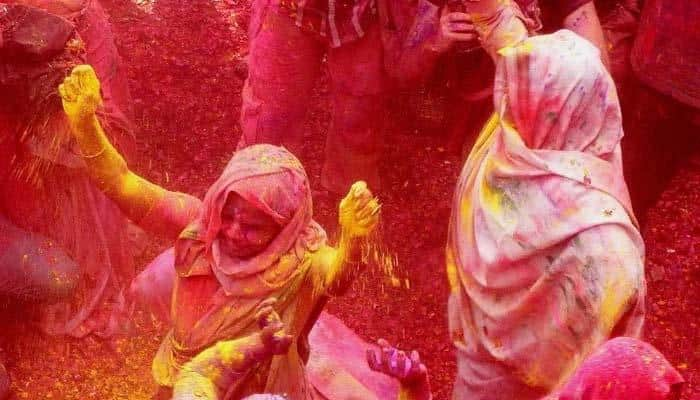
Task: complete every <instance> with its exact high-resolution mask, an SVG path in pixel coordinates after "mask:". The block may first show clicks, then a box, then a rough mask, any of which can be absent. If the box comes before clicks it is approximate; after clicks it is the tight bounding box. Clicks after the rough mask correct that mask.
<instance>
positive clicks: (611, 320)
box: [447, 0, 645, 400]
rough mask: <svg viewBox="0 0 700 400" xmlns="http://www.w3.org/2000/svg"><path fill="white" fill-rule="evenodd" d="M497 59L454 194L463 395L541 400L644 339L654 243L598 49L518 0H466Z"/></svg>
mask: <svg viewBox="0 0 700 400" xmlns="http://www.w3.org/2000/svg"><path fill="white" fill-rule="evenodd" d="M465 5H466V6H467V8H468V12H469V13H471V14H472V17H473V19H474V22H475V26H476V28H477V31H478V33H479V36H480V40H481V42H482V45H483V46H484V48H485V49H486V50H487V51H488V52H489V54H490V55H491V57H492V58H493V60H494V62H495V63H496V77H495V86H494V106H495V110H496V112H495V114H494V115H493V116H492V118H491V119H490V121H489V122H488V123H487V125H486V126H485V128H484V129H483V131H482V133H481V136H480V138H479V139H478V141H477V144H476V145H475V147H474V149H473V150H472V152H471V154H470V156H469V159H468V160H467V162H466V164H465V166H464V169H463V171H462V174H461V176H460V179H459V183H458V186H457V189H456V192H455V197H454V203H453V210H452V217H451V221H450V228H449V241H448V246H447V273H448V278H449V280H450V284H451V288H452V293H451V295H450V300H449V319H450V333H451V336H452V339H453V342H454V344H455V347H456V349H457V366H458V372H457V377H456V381H455V388H454V398H455V399H474V400H479V399H490V400H499V399H519V400H526V399H535V398H540V397H542V396H544V395H546V394H548V393H550V392H552V391H553V390H555V389H556V388H557V387H559V386H560V385H561V384H562V382H564V381H566V379H567V378H568V377H569V376H570V374H571V373H572V372H573V370H574V369H575V368H576V367H577V366H578V365H579V364H580V362H581V361H582V360H583V359H584V358H586V356H587V355H589V354H590V353H591V352H592V351H593V350H594V349H595V348H596V347H598V346H599V345H600V344H602V343H603V342H605V341H606V340H607V339H608V338H610V337H612V336H617V335H624V336H638V335H639V334H640V333H641V327H642V323H643V314H644V293H645V282H644V244H643V242H642V238H641V236H640V234H639V230H638V227H637V223H636V219H635V217H634V215H633V214H632V210H631V206H630V200H629V195H628V192H627V187H626V185H625V182H624V179H623V175H622V165H621V151H620V139H621V138H622V136H623V131H622V120H621V115H620V107H619V101H618V98H617V93H616V90H615V85H614V83H613V81H612V79H611V77H610V75H609V73H608V72H607V71H606V69H605V66H604V65H603V63H602V62H601V59H600V54H599V52H598V50H597V49H596V48H595V47H594V46H593V45H592V44H591V43H589V42H587V41H586V40H585V39H583V38H581V37H579V36H577V35H576V34H574V33H573V32H570V31H567V30H562V31H559V32H556V33H554V34H551V35H543V36H535V37H529V34H528V32H527V29H526V25H525V24H524V22H523V17H522V14H521V12H520V10H519V9H518V8H517V6H516V5H515V4H513V3H512V2H511V1H509V0H500V1H499V0H481V1H477V2H466V3H465Z"/></svg>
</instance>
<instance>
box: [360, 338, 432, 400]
mask: <svg viewBox="0 0 700 400" xmlns="http://www.w3.org/2000/svg"><path fill="white" fill-rule="evenodd" d="M377 344H378V345H379V351H376V352H375V351H374V350H372V349H369V350H367V363H368V364H369V367H370V368H371V369H372V370H374V371H377V372H381V373H383V374H385V375H389V376H391V377H392V378H395V379H397V380H398V381H399V382H400V383H401V388H400V389H399V397H398V400H432V398H433V395H432V394H431V393H430V381H429V379H428V369H427V368H426V367H425V365H424V364H423V363H422V362H421V360H420V355H418V352H417V351H415V350H414V351H412V352H411V354H410V355H407V354H406V353H404V352H403V351H400V350H398V349H396V348H395V347H392V346H390V345H389V343H388V342H387V341H386V340H384V339H379V341H378V342H377Z"/></svg>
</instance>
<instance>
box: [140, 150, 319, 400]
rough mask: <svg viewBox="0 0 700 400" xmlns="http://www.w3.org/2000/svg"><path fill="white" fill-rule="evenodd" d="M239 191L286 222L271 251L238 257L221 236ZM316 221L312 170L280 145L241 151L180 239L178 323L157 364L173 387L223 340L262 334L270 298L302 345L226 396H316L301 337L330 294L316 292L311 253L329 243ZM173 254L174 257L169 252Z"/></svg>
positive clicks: (161, 379) (174, 314)
mask: <svg viewBox="0 0 700 400" xmlns="http://www.w3.org/2000/svg"><path fill="white" fill-rule="evenodd" d="M229 193H236V194H238V195H240V196H241V197H243V198H244V199H245V200H247V201H248V202H250V203H251V204H253V205H255V206H256V207H257V208H259V209H260V210H262V211H264V212H265V213H267V214H268V215H270V216H271V217H272V218H273V219H274V220H275V221H277V222H278V223H279V224H280V225H281V226H282V227H283V228H282V231H281V232H280V234H279V235H278V236H277V237H276V238H275V239H274V240H273V241H272V242H271V243H270V245H269V246H268V248H267V249H266V250H265V251H263V252H262V253H260V254H258V255H256V256H254V257H252V258H250V259H237V258H233V257H230V256H228V255H227V254H224V253H223V252H221V251H220V250H219V244H218V240H217V238H216V235H217V234H218V232H219V230H220V227H221V210H222V208H223V206H224V204H225V202H226V199H227V197H228V195H229ZM325 240H326V236H325V232H324V231H323V229H322V228H321V227H320V226H318V224H316V223H315V222H314V221H313V219H312V202H311V190H310V188H309V184H308V179H307V177H306V173H305V172H304V169H303V167H302V166H301V164H300V163H299V161H298V160H297V159H296V158H294V156H293V155H291V153H289V152H288V151H286V150H285V149H283V148H280V147H276V146H271V145H255V146H251V147H248V148H245V149H243V150H240V151H238V152H237V153H236V154H235V155H234V156H233V158H232V159H231V161H230V162H229V164H228V165H227V166H226V169H225V170H224V172H223V174H222V175H221V177H220V178H219V179H218V180H217V181H216V182H215V183H214V184H213V185H212V186H211V188H210V189H209V191H208V192H207V195H206V197H205V198H204V202H203V205H202V209H201V211H200V215H199V217H198V218H197V219H196V220H195V221H194V222H193V223H192V224H190V226H188V227H187V228H186V229H185V230H184V231H183V232H182V234H181V235H180V238H179V239H178V240H177V242H176V243H175V269H176V272H177V278H176V281H175V287H174V292H173V300H172V308H171V318H172V321H173V329H172V331H171V332H170V333H169V334H168V336H167V337H166V338H165V340H164V341H163V343H162V345H161V348H160V350H159V352H158V355H157V356H156V358H155V360H154V362H153V373H154V377H155V378H156V381H157V382H158V383H159V384H161V385H163V386H172V385H173V383H174V380H175V379H176V377H177V374H178V372H179V370H180V368H181V367H182V365H183V364H184V362H186V361H188V360H189V359H191V358H192V357H193V356H194V355H196V354H198V353H199V352H201V351H202V350H204V349H206V348H207V347H209V346H211V345H213V344H214V343H216V342H218V341H220V340H227V339H234V338H239V337H243V336H247V335H249V334H250V333H252V332H254V331H256V330H257V329H258V328H257V324H256V320H255V310H256V307H257V306H258V304H260V302H262V301H263V300H265V299H266V298H268V297H276V298H277V299H278V303H277V306H276V309H277V311H278V313H279V314H280V316H281V317H282V320H283V321H284V323H285V325H286V326H288V327H289V330H288V331H289V332H290V334H292V335H293V336H294V337H295V341H294V343H293V344H292V346H291V347H290V350H289V352H288V354H287V355H285V356H278V357H275V358H274V359H273V361H272V363H268V364H267V365H261V366H259V367H258V368H256V369H254V370H253V371H250V372H249V373H248V374H247V375H246V376H245V377H243V378H242V379H240V381H238V382H237V383H236V384H235V385H233V386H232V387H230V388H228V393H226V395H225V396H224V398H227V399H228V398H240V397H241V396H243V395H244V394H250V393H256V392H263V391H266V392H271V393H281V392H285V393H288V394H290V396H292V398H295V399H297V398H307V397H308V396H310V391H309V388H308V386H307V384H306V376H305V371H304V366H303V362H302V360H301V358H300V356H299V354H298V353H297V342H298V341H299V340H306V338H304V337H301V333H302V332H303V328H304V326H305V325H306V323H307V319H308V318H309V316H310V315H311V311H312V310H313V308H314V306H315V304H316V302H317V300H318V299H319V298H320V296H321V295H322V294H323V291H322V290H321V291H315V290H313V289H314V281H315V279H314V274H315V273H316V272H317V271H315V270H314V268H313V265H312V263H311V257H310V254H311V253H313V252H314V251H316V250H318V249H319V248H320V247H321V246H323V245H324V244H325ZM165 257H166V258H167V256H165Z"/></svg>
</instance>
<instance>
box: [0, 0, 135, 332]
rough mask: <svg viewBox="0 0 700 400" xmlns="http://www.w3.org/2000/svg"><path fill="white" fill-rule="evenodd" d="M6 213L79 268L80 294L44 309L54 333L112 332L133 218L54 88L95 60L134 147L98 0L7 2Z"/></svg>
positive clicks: (1, 77) (125, 139) (2, 57)
mask: <svg viewBox="0 0 700 400" xmlns="http://www.w3.org/2000/svg"><path fill="white" fill-rule="evenodd" d="M0 28H1V29H2V38H3V39H2V46H1V47H0V92H1V93H2V94H3V95H2V97H1V98H0V152H1V153H2V156H1V157H0V159H1V161H0V163H1V164H0V179H1V180H2V181H1V182H0V192H1V193H2V195H1V196H0V198H1V199H2V200H1V201H0V210H1V212H2V214H3V215H4V217H5V218H7V220H8V221H11V223H12V224H14V225H16V226H17V227H18V228H20V229H22V230H24V231H27V232H32V233H36V234H40V235H42V236H44V237H46V238H48V239H50V240H51V243H52V245H53V246H55V247H56V248H60V249H62V251H63V252H65V253H66V255H67V256H69V257H70V258H72V259H73V260H75V262H77V264H78V265H79V266H80V274H79V278H78V279H77V282H76V287H75V293H74V295H73V296H71V297H70V298H69V299H64V301H61V302H59V303H58V304H55V305H53V306H50V307H48V306H47V307H42V309H41V312H40V314H41V315H40V319H41V326H42V328H43V330H44V331H45V332H47V333H50V334H54V335H69V336H73V337H83V336H86V335H89V334H95V335H99V336H102V337H109V336H111V335H113V334H114V333H115V331H116V330H117V328H118V325H119V324H118V319H119V317H118V316H119V315H121V311H122V310H121V307H122V306H123V304H124V297H123V295H124V293H123V292H124V288H125V287H126V285H127V284H128V283H129V281H130V280H131V278H132V277H133V273H134V270H133V265H132V259H131V255H130V254H129V252H128V249H129V246H128V245H127V236H126V230H125V228H126V226H127V225H126V219H125V218H124V217H123V216H122V214H121V212H120V211H119V210H118V208H117V207H116V206H115V205H114V204H113V203H112V202H111V201H110V200H108V199H107V198H106V197H105V196H104V195H103V194H102V193H101V192H100V191H99V190H98V189H97V188H96V187H95V186H94V185H93V184H92V183H90V181H89V178H88V175H87V173H86V171H85V165H84V162H83V157H84V156H90V155H89V154H81V153H80V152H79V150H78V148H77V147H76V146H75V141H74V140H73V138H72V136H71V133H70V128H69V126H68V123H67V120H66V118H65V115H64V114H63V110H62V108H61V101H60V98H59V96H58V92H57V91H56V87H57V85H58V83H60V82H61V81H62V80H63V78H64V77H65V74H66V73H68V72H69V71H70V70H71V68H73V66H75V65H78V64H81V63H84V62H86V61H90V62H91V63H93V64H94V65H95V66H96V69H97V70H98V73H99V74H100V76H101V77H102V79H103V81H104V82H105V85H104V88H103V90H104V99H105V100H104V103H103V107H102V108H101V110H100V116H99V118H100V119H101V120H102V121H103V123H104V125H105V127H106V129H107V132H108V134H109V135H110V137H112V138H113V139H114V141H115V143H117V146H119V147H120V148H122V149H123V150H124V151H125V152H126V153H127V154H128V153H130V152H132V151H133V146H134V142H133V136H132V130H131V125H130V116H131V110H130V106H129V91H128V88H127V85H126V78H125V76H124V72H123V70H122V69H121V60H120V58H119V55H118V54H117V50H116V48H115V46H114V41H113V39H114V38H113V36H112V32H111V30H110V26H109V23H108V21H107V16H106V14H105V13H104V11H103V9H102V7H101V6H100V4H99V3H98V2H97V1H96V0H65V1H56V0H52V1H48V0H46V1H44V0H21V1H10V2H4V3H0Z"/></svg>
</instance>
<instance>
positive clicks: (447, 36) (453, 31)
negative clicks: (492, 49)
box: [437, 7, 478, 51]
mask: <svg viewBox="0 0 700 400" xmlns="http://www.w3.org/2000/svg"><path fill="white" fill-rule="evenodd" d="M477 37H478V35H477V33H476V29H475V28H474V24H473V23H472V18H471V15H469V14H466V13H463V12H450V11H449V9H448V8H447V7H445V8H443V9H442V12H441V13H440V29H439V30H438V38H437V49H438V50H441V51H446V50H449V49H450V48H451V47H452V46H454V45H455V44H456V43H465V44H466V43H470V44H474V46H475V47H478V43H476V39H477Z"/></svg>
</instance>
